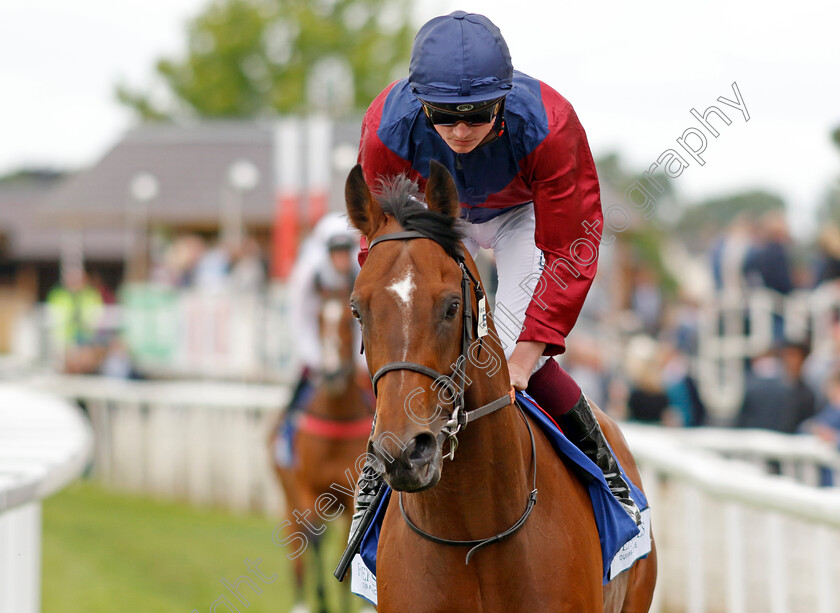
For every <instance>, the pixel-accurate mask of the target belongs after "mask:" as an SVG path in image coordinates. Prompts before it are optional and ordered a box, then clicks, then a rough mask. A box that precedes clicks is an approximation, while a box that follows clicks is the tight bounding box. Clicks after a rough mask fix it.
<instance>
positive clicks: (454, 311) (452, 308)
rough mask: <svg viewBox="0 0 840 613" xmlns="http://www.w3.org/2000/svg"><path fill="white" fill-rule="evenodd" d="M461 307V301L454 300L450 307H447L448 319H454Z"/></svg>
mask: <svg viewBox="0 0 840 613" xmlns="http://www.w3.org/2000/svg"><path fill="white" fill-rule="evenodd" d="M460 308H461V303H460V302H457V301H456V302H453V303H452V304H450V305H449V308H448V309H446V319H452V318H453V317H455V316H456V315H457V314H458V310H459V309H460Z"/></svg>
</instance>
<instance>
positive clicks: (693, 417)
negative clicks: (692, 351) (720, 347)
mask: <svg viewBox="0 0 840 613" xmlns="http://www.w3.org/2000/svg"><path fill="white" fill-rule="evenodd" d="M663 347H664V349H663V352H664V357H663V361H664V366H663V368H662V379H663V383H664V387H665V393H666V394H667V395H668V404H669V406H670V407H671V408H672V410H673V411H674V413H675V417H676V418H678V419H679V421H680V423H681V424H682V425H683V426H686V427H694V426H702V425H703V424H704V423H705V421H706V406H705V405H704V404H703V401H702V399H701V398H700V392H699V390H698V389H697V383H696V381H695V380H694V377H693V376H692V374H691V371H690V369H689V356H688V354H686V353H684V352H683V351H681V350H680V347H679V345H677V344H673V345H672V344H665V345H664V346H663Z"/></svg>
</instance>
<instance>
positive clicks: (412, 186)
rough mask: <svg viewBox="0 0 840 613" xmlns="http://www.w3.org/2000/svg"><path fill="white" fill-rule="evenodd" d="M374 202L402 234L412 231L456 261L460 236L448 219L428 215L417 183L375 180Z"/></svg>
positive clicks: (399, 178) (401, 177) (434, 213)
mask: <svg viewBox="0 0 840 613" xmlns="http://www.w3.org/2000/svg"><path fill="white" fill-rule="evenodd" d="M378 188H379V189H378V191H377V194H376V199H377V200H378V202H379V206H381V207H382V211H383V212H384V213H385V214H386V215H393V216H394V218H395V219H396V220H397V221H398V222H399V224H400V225H401V226H402V227H403V229H404V230H414V231H416V232H419V233H420V234H422V235H424V236H427V237H428V238H430V239H432V240H433V241H435V242H437V243H438V244H439V245H440V246H441V247H443V250H444V251H446V253H447V254H448V255H449V256H450V257H453V258H456V259H458V258H459V257H460V256H461V246H460V242H461V240H462V239H463V234H462V232H461V230H460V229H459V228H458V226H457V224H456V223H455V222H456V220H455V218H453V217H450V216H449V215H444V214H443V213H438V212H437V211H430V210H429V209H427V208H426V205H425V204H424V203H423V202H422V201H421V200H420V199H419V196H420V190H419V188H418V187H417V183H415V182H414V181H412V180H411V179H409V178H408V177H406V176H405V175H398V176H396V177H393V178H383V179H380V180H379V184H378Z"/></svg>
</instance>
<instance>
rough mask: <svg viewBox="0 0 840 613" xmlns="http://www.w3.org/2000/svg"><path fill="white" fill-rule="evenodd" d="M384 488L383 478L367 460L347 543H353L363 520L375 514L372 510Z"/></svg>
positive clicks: (361, 477)
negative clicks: (367, 515)
mask: <svg viewBox="0 0 840 613" xmlns="http://www.w3.org/2000/svg"><path fill="white" fill-rule="evenodd" d="M381 486H382V477H380V476H379V475H378V474H377V473H376V470H374V468H373V466H371V464H370V462H368V461H367V460H365V465H364V467H363V468H362V472H361V473H360V474H359V483H358V493H357V494H356V500H355V506H354V507H353V518H352V519H351V520H350V536H349V538H348V539H347V542H348V543H350V542H352V541H353V537H354V536H355V534H356V531H357V530H358V529H359V525H360V524H361V523H362V519H363V518H364V517H365V515H366V514H367V513H373V512H374V511H375V510H376V509H372V508H371V505H372V504H373V501H374V499H375V498H376V493H377V492H378V491H379V488H380V487H381Z"/></svg>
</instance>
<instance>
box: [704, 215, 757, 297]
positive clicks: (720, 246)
mask: <svg viewBox="0 0 840 613" xmlns="http://www.w3.org/2000/svg"><path fill="white" fill-rule="evenodd" d="M753 241H754V236H753V221H752V218H751V217H750V216H749V215H748V214H747V213H740V214H739V215H737V216H736V217H735V218H734V219H733V220H732V222H731V223H730V224H729V226H728V227H727V228H726V229H725V230H724V232H723V235H722V236H721V237H720V238H719V239H718V240H717V241H716V242H715V243H714V245H713V246H712V248H711V251H710V260H711V262H710V263H711V267H712V277H713V278H714V281H715V289H717V290H718V291H736V292H739V293H740V292H742V291H743V290H744V288H745V287H746V279H745V277H744V262H745V260H746V258H747V254H748V253H749V252H750V250H751V249H752V248H753Z"/></svg>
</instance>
